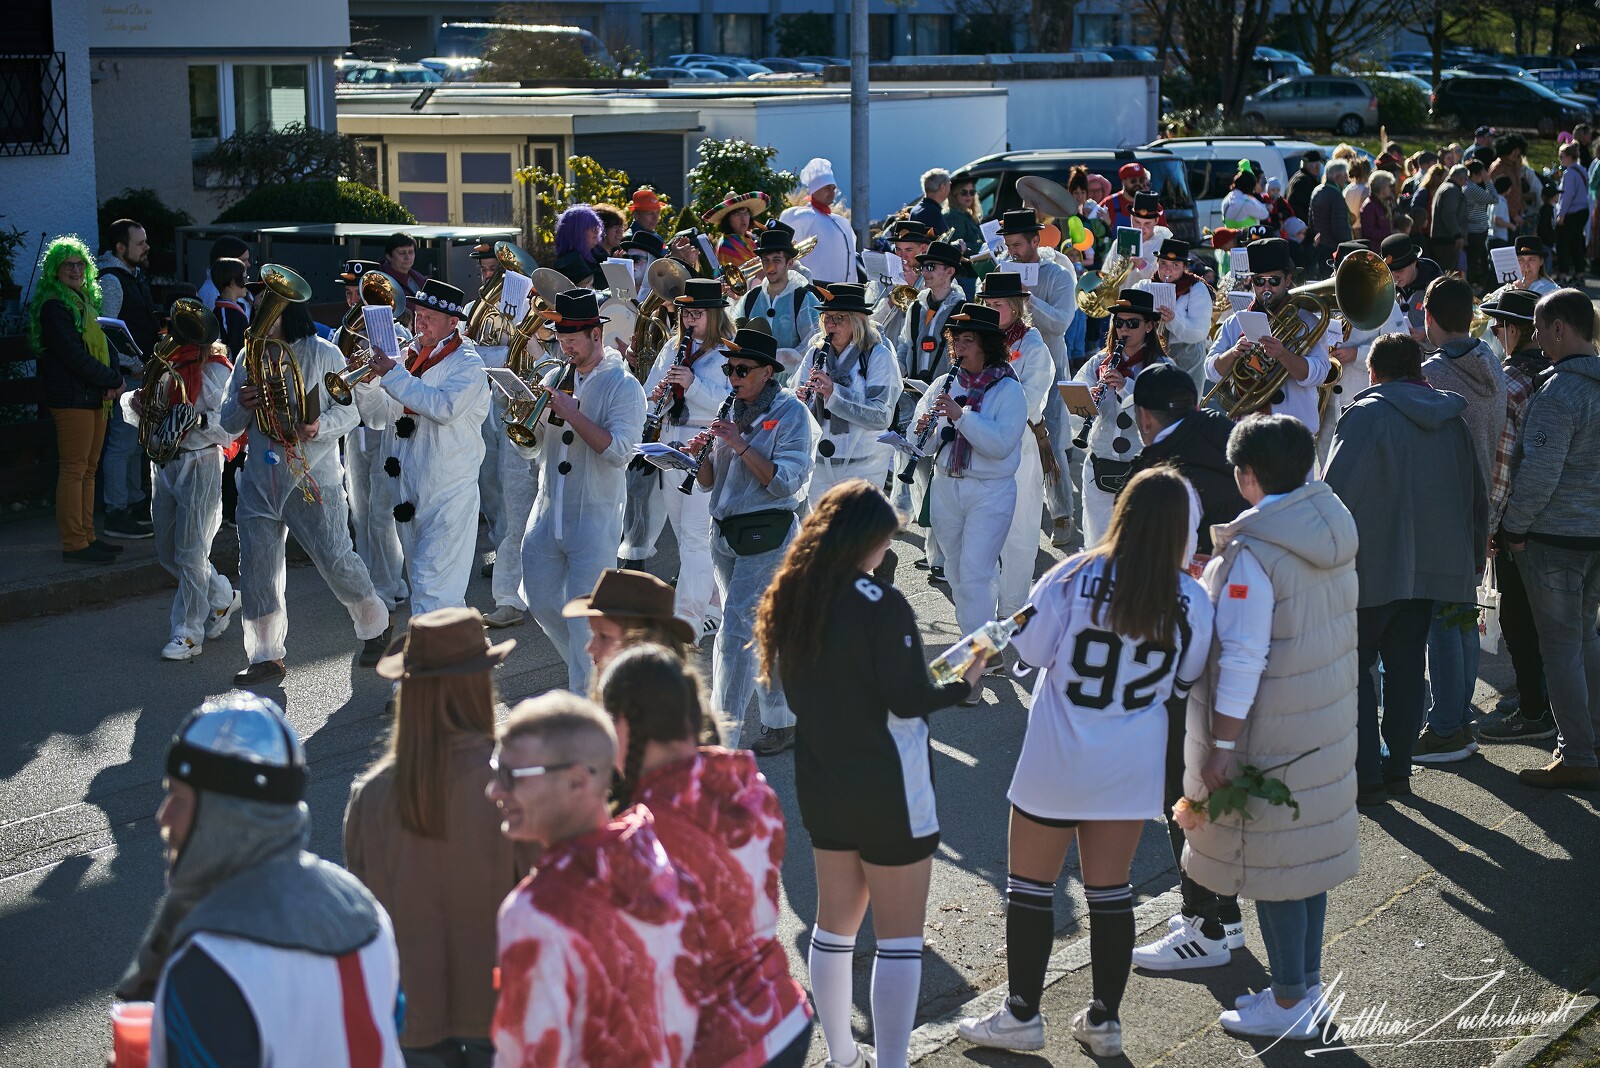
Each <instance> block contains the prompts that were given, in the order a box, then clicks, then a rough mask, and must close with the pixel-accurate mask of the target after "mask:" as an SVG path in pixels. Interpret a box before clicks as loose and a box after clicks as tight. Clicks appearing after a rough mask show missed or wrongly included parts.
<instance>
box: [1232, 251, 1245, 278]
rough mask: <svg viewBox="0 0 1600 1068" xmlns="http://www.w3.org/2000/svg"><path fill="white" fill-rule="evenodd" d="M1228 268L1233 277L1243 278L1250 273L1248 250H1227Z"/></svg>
mask: <svg viewBox="0 0 1600 1068" xmlns="http://www.w3.org/2000/svg"><path fill="white" fill-rule="evenodd" d="M1228 270H1229V271H1230V272H1232V274H1233V275H1234V277H1236V278H1243V277H1244V276H1245V275H1247V274H1249V273H1250V251H1249V250H1248V249H1242V248H1230V249H1229V250H1228Z"/></svg>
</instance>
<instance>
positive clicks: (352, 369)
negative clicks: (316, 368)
mask: <svg viewBox="0 0 1600 1068" xmlns="http://www.w3.org/2000/svg"><path fill="white" fill-rule="evenodd" d="M381 304H387V305H388V306H389V307H390V308H393V309H394V317H395V318H396V319H398V318H400V316H402V315H404V314H405V312H406V295H405V291H404V290H403V289H402V288H401V287H400V283H399V282H396V281H395V280H394V279H393V278H391V277H389V276H388V275H387V274H384V273H383V272H382V271H367V272H366V273H365V274H363V275H362V276H361V300H360V302H359V303H357V304H356V305H354V306H353V307H352V308H351V309H350V310H349V311H347V312H345V314H344V327H343V329H342V330H341V331H340V333H339V351H340V352H342V353H344V358H345V363H346V364H347V366H346V367H345V369H344V370H343V371H329V372H328V373H327V374H325V375H323V376H322V384H323V385H324V386H326V387H327V390H328V396H330V397H332V398H333V399H334V401H335V403H338V404H349V403H350V402H351V401H353V400H355V397H356V386H357V385H359V384H360V383H362V382H365V381H366V380H367V379H368V378H371V377H372V376H373V374H375V373H376V371H375V369H374V368H373V366H372V346H371V344H370V342H369V341H368V340H367V333H366V319H365V316H364V314H363V313H362V311H361V309H362V308H364V307H367V306H368V305H372V306H373V307H376V306H378V305H381Z"/></svg>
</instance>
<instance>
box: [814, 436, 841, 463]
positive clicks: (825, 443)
mask: <svg viewBox="0 0 1600 1068" xmlns="http://www.w3.org/2000/svg"><path fill="white" fill-rule="evenodd" d="M835 451H836V450H835V448H834V444H833V442H831V441H829V440H828V439H827V438H823V439H822V440H821V441H819V442H817V455H818V456H820V457H822V458H823V459H824V460H826V459H827V458H828V457H830V456H832V455H833V454H834V452H835Z"/></svg>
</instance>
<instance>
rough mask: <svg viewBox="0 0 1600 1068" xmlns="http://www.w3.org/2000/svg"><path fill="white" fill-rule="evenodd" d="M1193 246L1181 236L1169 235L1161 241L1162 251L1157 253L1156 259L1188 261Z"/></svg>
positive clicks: (1175, 261)
mask: <svg viewBox="0 0 1600 1068" xmlns="http://www.w3.org/2000/svg"><path fill="white" fill-rule="evenodd" d="M1191 248H1193V246H1191V245H1190V244H1189V242H1187V241H1184V240H1183V239H1181V238H1177V237H1169V238H1167V239H1166V240H1165V241H1163V242H1161V251H1160V252H1158V253H1156V259H1158V260H1172V261H1173V262H1174V263H1187V262H1188V261H1189V252H1190V249H1191Z"/></svg>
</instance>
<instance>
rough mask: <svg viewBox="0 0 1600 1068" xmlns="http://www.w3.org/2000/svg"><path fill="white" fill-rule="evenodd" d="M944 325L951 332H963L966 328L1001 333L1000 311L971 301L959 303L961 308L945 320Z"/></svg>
mask: <svg viewBox="0 0 1600 1068" xmlns="http://www.w3.org/2000/svg"><path fill="white" fill-rule="evenodd" d="M945 326H946V328H947V329H948V330H949V331H950V332H951V333H964V332H966V331H968V330H970V331H972V332H973V333H975V334H1003V333H1005V331H1004V330H1002V329H1001V328H1000V313H999V312H998V311H996V310H995V309H994V308H986V307H984V306H983V305H982V304H973V303H972V302H971V301H968V302H967V303H965V304H963V305H961V310H960V311H958V312H956V313H955V314H954V315H952V316H950V318H948V319H946V320H945Z"/></svg>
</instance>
